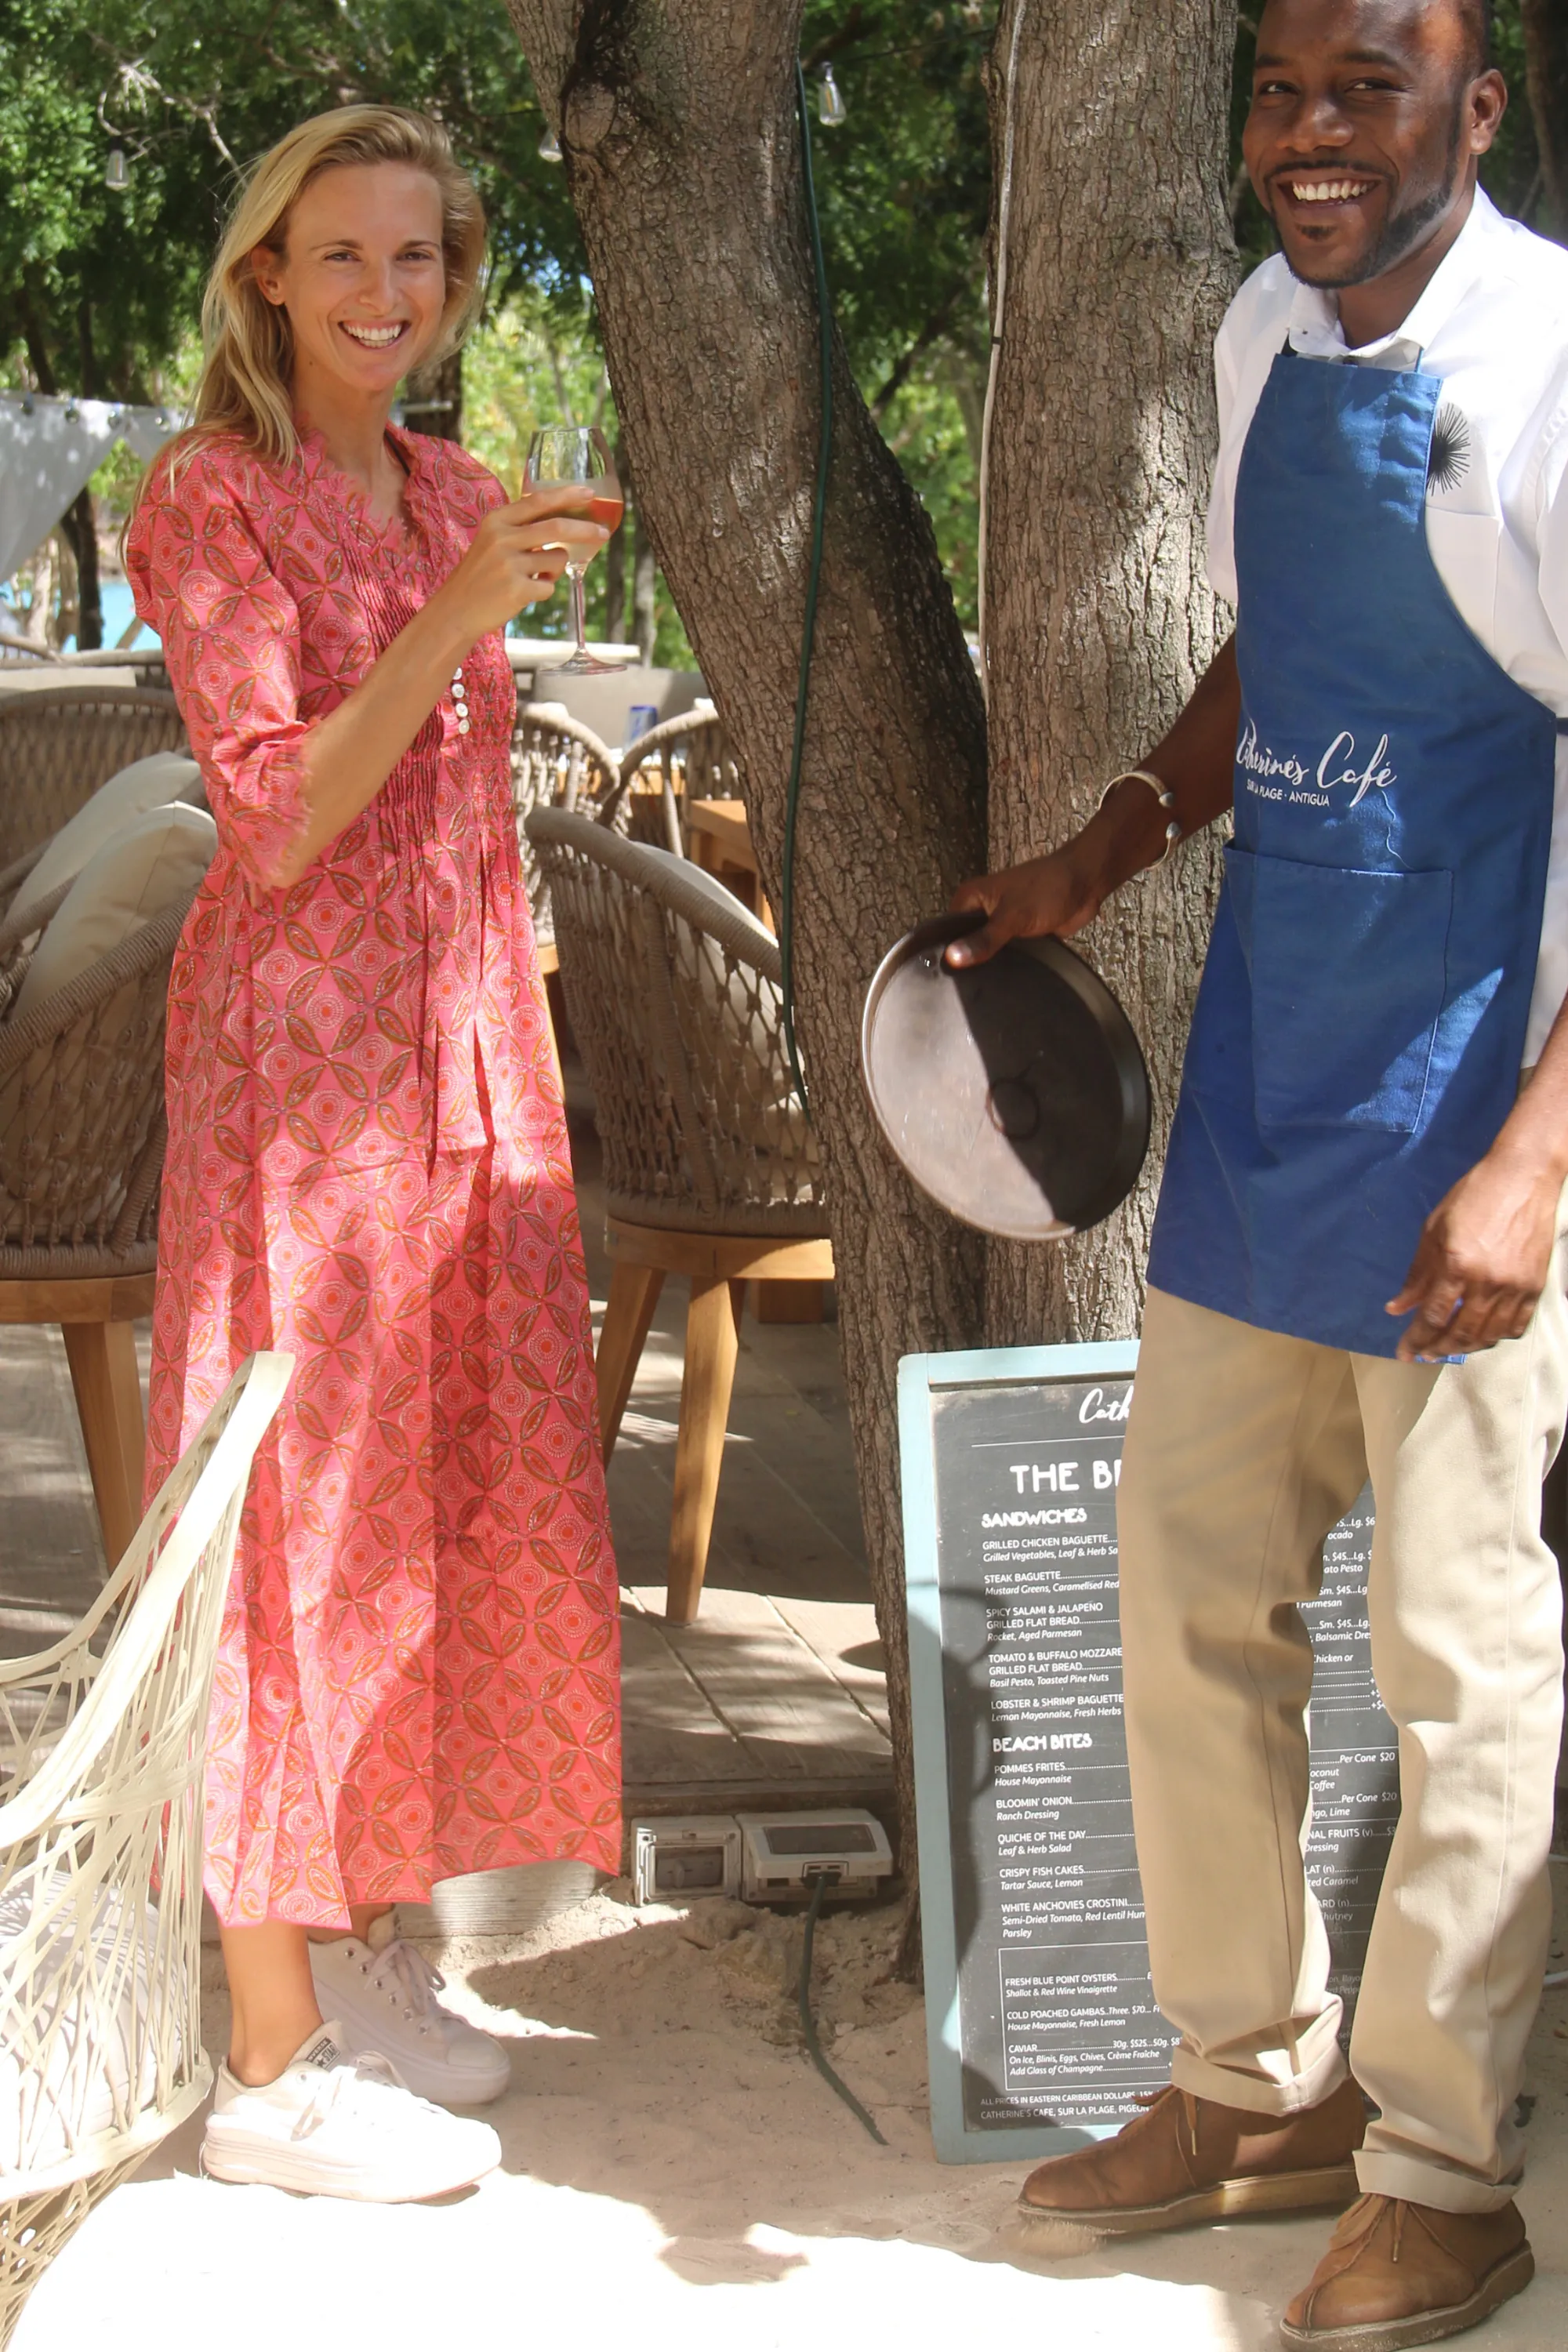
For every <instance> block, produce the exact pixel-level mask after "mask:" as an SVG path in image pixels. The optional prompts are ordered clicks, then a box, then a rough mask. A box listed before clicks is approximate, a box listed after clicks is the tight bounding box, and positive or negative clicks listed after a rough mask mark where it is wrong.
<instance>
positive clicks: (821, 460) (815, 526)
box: [779, 58, 875, 2128]
mask: <svg viewBox="0 0 1568 2352" xmlns="http://www.w3.org/2000/svg"><path fill="white" fill-rule="evenodd" d="M795 100H796V103H797V105H798V107H799V110H800V148H801V162H802V165H803V168H804V173H805V214H806V219H807V221H808V222H809V224H810V227H811V259H812V267H813V268H814V270H815V272H816V317H817V334H818V340H819V343H820V349H821V362H822V425H821V429H820V433H819V436H818V440H817V449H816V498H815V500H814V502H813V507H812V517H811V568H810V570H809V572H807V574H806V582H805V631H804V634H803V635H802V637H801V646H800V682H799V684H798V686H797V687H796V688H795V749H794V751H793V752H792V754H791V756H790V765H789V790H788V792H787V793H785V795H784V875H783V877H782V878H783V888H782V891H781V894H780V906H779V964H780V967H781V977H782V982H783V994H784V1047H785V1050H786V1051H787V1053H788V1055H789V1067H790V1076H791V1077H792V1078H793V1079H794V1080H795V1091H796V1093H797V1094H798V1095H799V1096H800V1099H801V1102H802V1105H803V1106H805V1108H806V1115H807V1117H808V1118H809V1116H810V1108H809V1105H808V1104H807V1103H806V1092H805V1077H804V1076H803V1075H802V1072H801V1066H800V1055H799V1053H798V1051H797V1050H796V1046H795V818H796V814H797V813H798V809H799V805H800V763H801V757H802V754H803V753H804V751H805V714H806V709H807V706H808V704H809V702H810V698H811V656H812V649H813V646H815V644H816V598H817V591H818V589H819V588H820V586H821V584H822V540H823V532H824V530H825V528H826V520H827V468H828V464H829V461H830V459H831V457H832V455H833V311H832V308H831V305H830V302H829V299H828V292H827V265H826V262H825V261H824V259H823V257H822V223H821V221H820V220H819V219H818V217H817V211H816V182H815V181H814V179H813V177H812V171H811V112H810V109H809V106H808V104H807V102H806V94H805V72H804V70H803V69H802V67H801V63H800V60H799V58H796V59H795ZM819 2063H822V2062H820V2061H819ZM873 2128H875V2126H873Z"/></svg>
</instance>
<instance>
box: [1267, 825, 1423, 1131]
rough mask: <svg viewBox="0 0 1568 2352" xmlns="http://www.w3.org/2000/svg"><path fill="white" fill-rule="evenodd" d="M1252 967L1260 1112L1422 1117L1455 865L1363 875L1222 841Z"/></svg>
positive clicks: (1407, 1124)
mask: <svg viewBox="0 0 1568 2352" xmlns="http://www.w3.org/2000/svg"><path fill="white" fill-rule="evenodd" d="M1225 859H1226V884H1227V887H1228V888H1229V890H1230V893H1231V898H1232V904H1233V907H1234V908H1235V912H1236V918H1237V929H1239V931H1240V933H1241V941H1242V948H1243V951H1244V953H1245V954H1246V957H1247V964H1248V967H1249V969H1250V972H1251V978H1252V1052H1253V1076H1254V1085H1255V1087H1256V1104H1257V1113H1258V1128H1259V1129H1260V1131H1262V1132H1263V1133H1265V1134H1267V1133H1268V1131H1269V1129H1279V1128H1292V1127H1342V1126H1350V1127H1370V1128H1378V1129H1382V1130H1383V1131H1384V1133H1385V1134H1389V1135H1409V1134H1411V1133H1413V1132H1414V1130H1415V1127H1416V1126H1417V1124H1418V1123H1419V1120H1420V1118H1421V1108H1422V1104H1423V1102H1424V1100H1425V1097H1426V1076H1427V1069H1428V1066H1429V1065H1430V1062H1431V1058H1432V1040H1433V1035H1434V1033H1435V1031H1436V1025H1437V1016H1438V1014H1439V1013H1441V1012H1442V1009H1443V994H1444V987H1445V979H1446V967H1447V944H1448V919H1449V914H1450V911H1451V908H1452V905H1453V896H1454V882H1453V877H1452V875H1450V874H1445V873H1437V874H1401V873H1389V874H1364V873H1358V872H1356V871H1355V870H1354V869H1352V868H1349V867H1345V866H1303V865H1299V864H1297V863H1296V862H1295V861H1293V860H1292V859H1289V858H1283V857H1261V856H1256V855H1254V854H1253V853H1252V852H1250V851H1247V850H1244V849H1234V848H1232V849H1227V850H1226V853H1225Z"/></svg>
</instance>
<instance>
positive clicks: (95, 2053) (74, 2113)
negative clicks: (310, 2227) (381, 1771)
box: [0, 1355, 292, 2344]
mask: <svg viewBox="0 0 1568 2352" xmlns="http://www.w3.org/2000/svg"><path fill="white" fill-rule="evenodd" d="M291 1365H292V1359H291V1358H290V1357H289V1356H285V1355H260V1356H252V1357H251V1359H250V1360H249V1362H248V1363H247V1364H246V1365H245V1366H244V1367H243V1368H242V1370H240V1371H239V1373H238V1374H237V1376H236V1378H235V1379H234V1381H232V1382H231V1383H230V1385H229V1388H228V1390H227V1391H226V1394H225V1395H224V1397H223V1398H222V1400H221V1401H220V1402H219V1403H218V1404H217V1405H216V1406H215V1408H214V1410H213V1412H211V1413H210V1414H209V1415H208V1417H207V1421H206V1423H205V1427H204V1428H203V1430H202V1432H201V1434H200V1435H199V1436H198V1437H197V1438H196V1439H195V1442H194V1443H193V1444H191V1445H190V1447H189V1448H188V1449H187V1451H186V1452H185V1454H184V1457H183V1459H182V1460H181V1461H180V1463H179V1464H178V1465H177V1466H176V1468H175V1469H174V1472H173V1473H172V1475H170V1477H169V1478H168V1479H167V1480H166V1482H165V1484H164V1486H163V1491H162V1493H161V1494H160V1495H159V1496H158V1497H157V1500H156V1501H155V1502H154V1503H153V1507H152V1508H151V1509H150V1510H149V1512H148V1513H147V1516H146V1517H145V1519H143V1521H142V1525H141V1527H140V1528H139V1529H138V1531H137V1533H136V1536H135V1538H134V1539H133V1541H132V1545H131V1547H130V1549H129V1550H128V1551H127V1553H126V1555H125V1558H124V1559H122V1560H121V1564H120V1567H119V1569H118V1570H116V1572H115V1574H114V1575H113V1576H112V1577H111V1578H110V1581H109V1583H108V1584H107V1586H106V1587H105V1588H104V1590H103V1591H102V1592H101V1593H100V1596H99V1598H98V1601H97V1602H96V1603H95V1605H94V1606H93V1608H92V1610H91V1611H90V1612H89V1614H88V1615H87V1616H86V1617H85V1618H84V1619H83V1620H82V1622H80V1623H79V1625H77V1626H76V1627H75V1628H74V1630H73V1631H72V1632H71V1633H68V1635H67V1636H66V1638H65V1640H64V1641H62V1642H58V1643H56V1645H55V1646H54V1648H53V1649H50V1650H46V1651H44V1652H43V1653H42V1654H40V1655H39V1656H37V1657H30V1658H17V1659H10V1660H6V1661H4V1662H0V2344H4V2343H5V2342H6V2341H7V2340H8V2338H9V2336H10V2335H11V2332H12V2330H13V2329H14V2327H15V2326H16V2321H17V2319H18V2317H19V2316H20V2314H21V2310H22V2306H23V2304H24V2303H25V2302H26V2297H27V2295H28V2294H29V2292H30V2291H31V2289H32V2287H33V2286H34V2285H35V2284H37V2279H38V2277H39V2275H40V2273H42V2272H43V2270H44V2269H45V2267H46V2266H47V2263H49V2262H50V2261H51V2260H52V2259H53V2257H54V2255H55V2254H56V2253H57V2252H58V2251H59V2249H60V2247H61V2246H62V2245H63V2244H64V2243H65V2242H66V2241H67V2239H68V2238H69V2237H70V2235H71V2234H72V2232H73V2231H75V2230H76V2228H77V2227H78V2226H79V2223H80V2222H81V2221H83V2220H84V2219H85V2217H86V2215H87V2213H88V2211H89V2209H90V2208H91V2207H92V2206H93V2205H94V2204H95V2203H97V2201H98V2200H100V2198H102V2197H103V2196H105V2195H106V2194H107V2193H108V2191H109V2190H110V2189H112V2188H113V2187H114V2186H115V2184H116V2183H117V2182H118V2181H120V2180H122V2179H124V2178H125V2176H126V2175H127V2174H128V2173H130V2172H132V2171H134V2170H135V2168H136V2167H137V2165H139V2164H140V2163H141V2162H142V2160H143V2158H145V2157H146V2155H147V2154H148V2151H149V2150H150V2149H151V2148H153V2147H156V2145H157V2144H158V2142H159V2141H160V2140H161V2139H163V2137H165V2136H166V2134H168V2133H169V2132H171V2131H173V2130H174V2128H175V2127H176V2126H178V2125H179V2124H181V2123H183V2122H184V2119H185V2117H186V2116H189V2115H191V2114H192V2113H193V2112H194V2111H195V2108H197V2107H198V2106H199V2105H201V2102H202V2101H203V2099H205V2096H206V2095H207V2092H208V2090H209V2089H210V2087H211V2084H212V2067H211V2065H210V2063H208V2060H207V2057H206V2053H205V2051H204V2050H203V2047H202V2037H201V1890H202V1759H203V1751H204V1747H205V1735H206V1722H207V1708H208V1705H209V1702H210V1697H211V1691H212V1678H213V1664H214V1660H215V1658H216V1653H217V1638H218V1630H219V1627H220V1625H221V1623H222V1621H223V1607H224V1600H225V1596H226V1592H227V1590H228V1582H229V1576H230V1571H231V1570H232V1567H233V1561H234V1545H235V1535H236V1531H237V1528H238V1524H239V1514H240V1507H241V1505H242V1503H243V1501H244V1498H245V1490H246V1483H247V1478H248V1476H249V1474H250V1465H251V1460H252V1457H253V1455H254V1454H255V1452H256V1448H257V1446H258V1444H259V1442H260V1440H261V1437H262V1436H263V1434H264V1433H265V1431H266V1429H267V1426H268V1423H269V1422H270V1421H271V1419H272V1416H273V1414H274V1413H275V1412H277V1410H278V1407H279V1403H280V1402H281V1400H282V1397H283V1392H284V1390H285V1389H286V1387H287V1386H288V1382H289V1370H290V1368H291Z"/></svg>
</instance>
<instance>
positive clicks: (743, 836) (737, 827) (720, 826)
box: [686, 801, 777, 931]
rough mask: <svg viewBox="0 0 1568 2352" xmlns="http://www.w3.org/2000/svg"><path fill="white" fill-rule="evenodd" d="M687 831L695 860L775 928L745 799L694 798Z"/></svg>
mask: <svg viewBox="0 0 1568 2352" xmlns="http://www.w3.org/2000/svg"><path fill="white" fill-rule="evenodd" d="M686 833H687V840H688V844H689V849H690V855H691V862H692V864H693V865H694V866H701V868H702V870H703V872H704V873H705V874H712V875H715V876H716V877H718V879H719V880H720V881H721V882H722V883H723V884H724V886H725V887H726V888H727V889H731V890H733V892H734V893H735V896H736V898H739V899H740V901H741V903H742V906H744V907H749V908H751V910H752V914H753V915H755V916H756V917H757V918H758V919H759V920H761V921H762V922H764V923H765V924H766V925H767V927H768V929H769V930H770V931H772V930H775V929H777V925H776V924H775V923H774V921H773V908H771V907H770V906H769V905H768V902H767V899H766V898H765V897H764V896H763V886H762V881H761V879H760V877H759V876H758V873H757V853H756V851H755V849H754V848H753V847H752V829H751V826H750V825H749V824H747V823H746V803H745V802H744V801H693V802H692V803H691V805H690V807H689V809H688V810H687V812H686Z"/></svg>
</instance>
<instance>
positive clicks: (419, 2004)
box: [360, 1936, 448, 2033]
mask: <svg viewBox="0 0 1568 2352" xmlns="http://www.w3.org/2000/svg"><path fill="white" fill-rule="evenodd" d="M360 1973H361V1975H362V1976H364V1977H366V1978H368V1979H369V1980H370V1982H371V1983H372V1984H373V1985H374V1988H375V1990H376V1991H377V1992H379V1993H384V1995H385V1996H386V1998H387V2000H391V2001H395V2002H398V2003H400V2004H401V2006H402V2010H403V2016H404V2021H405V2023H406V2024H409V2025H414V2026H417V2028H418V2030H419V2032H421V2033H428V2032H429V2031H430V2028H431V2026H432V2025H433V2024H434V2025H437V2026H439V2025H441V2024H445V2023H447V2022H448V2020H447V2011H445V2010H444V2009H443V2008H442V2007H441V2004H440V2002H439V2001H438V2000H437V1999H436V1995H437V1993H438V1992H445V1990H446V1989H447V1979H446V1978H445V1977H444V1976H443V1975H442V1974H441V1971H440V1969H436V1968H432V1967H431V1965H430V1962H429V1961H428V1960H427V1959H426V1958H425V1955H424V1953H423V1952H417V1951H416V1950H415V1948H414V1946H413V1945H412V1944H406V1943H405V1942H404V1940H403V1937H401V1936H397V1937H394V1939H393V1941H392V1942H391V1943H390V1944H388V1945H387V1947H386V1948H385V1949H384V1951H381V1952H378V1953H377V1954H376V1955H375V1957H374V1959H369V1960H362V1961H361V1962H360Z"/></svg>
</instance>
